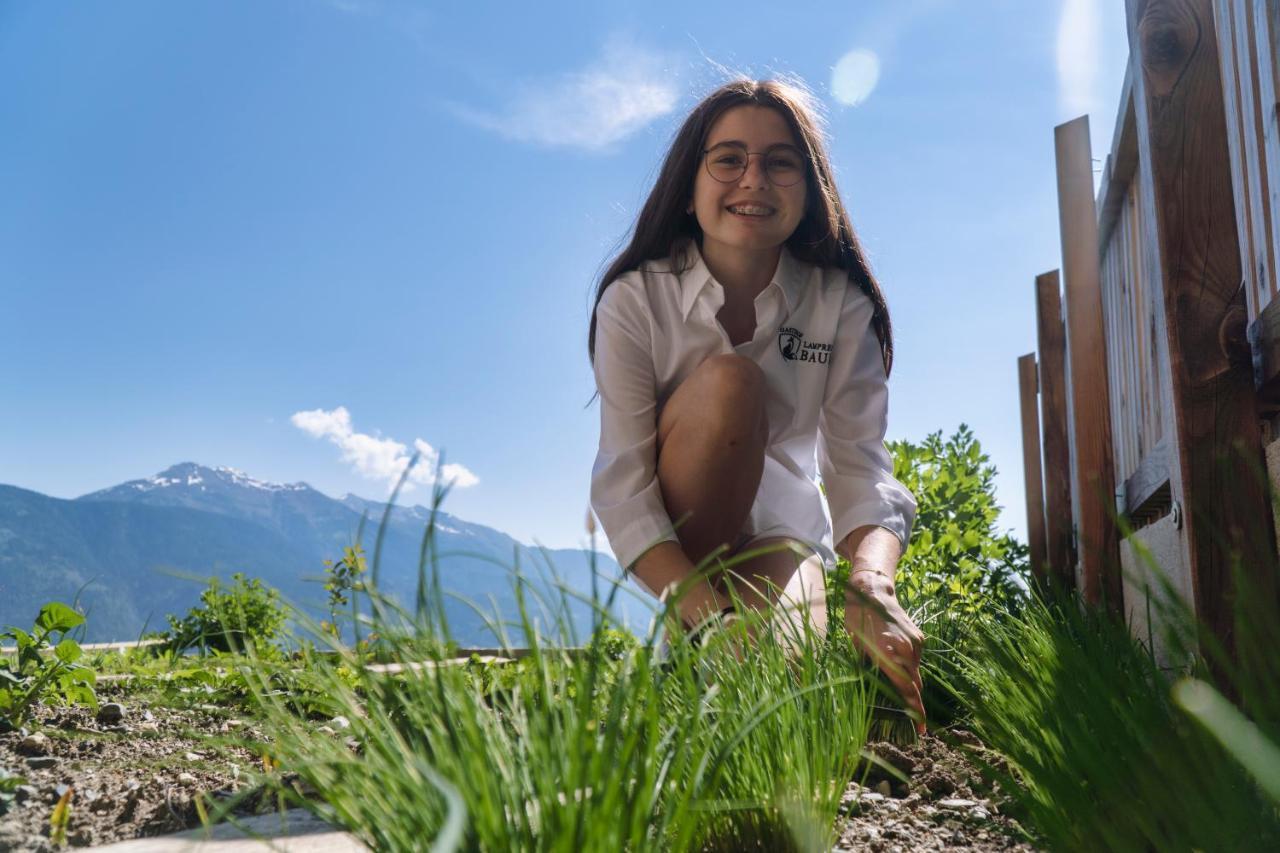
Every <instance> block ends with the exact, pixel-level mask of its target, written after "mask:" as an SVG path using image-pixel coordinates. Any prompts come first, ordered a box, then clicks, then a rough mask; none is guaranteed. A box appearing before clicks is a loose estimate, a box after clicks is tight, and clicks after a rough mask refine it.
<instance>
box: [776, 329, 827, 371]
mask: <svg viewBox="0 0 1280 853" xmlns="http://www.w3.org/2000/svg"><path fill="white" fill-rule="evenodd" d="M778 351H779V352H781V353H782V357H783V358H784V359H786V360H787V361H807V362H813V363H816V364H826V363H827V360H828V359H829V358H831V344H818V343H814V342H813V341H810V342H808V343H805V340H804V333H803V332H801V331H800V330H799V329H793V328H791V327H790V326H782V327H780V328H779V329H778Z"/></svg>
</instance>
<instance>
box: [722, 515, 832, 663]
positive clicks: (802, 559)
mask: <svg viewBox="0 0 1280 853" xmlns="http://www.w3.org/2000/svg"><path fill="white" fill-rule="evenodd" d="M778 546H786V547H785V548H782V549H781V550H776V551H771V552H770V553H767V554H761V555H760V556H757V557H752V558H751V559H749V560H744V561H742V562H739V563H735V564H734V565H733V566H732V567H731V568H730V569H729V572H728V573H726V574H727V575H728V577H726V580H725V584H726V585H727V586H732V588H733V590H734V591H735V592H736V593H737V594H738V596H739V597H740V598H741V600H742V604H743V606H745V607H749V608H752V609H754V610H767V609H772V618H771V625H772V626H773V630H774V631H775V632H776V633H777V634H778V636H779V638H780V639H782V640H783V642H784V644H785V645H788V646H794V645H795V643H796V641H798V640H800V639H801V638H803V637H804V636H805V628H804V625H805V623H806V622H808V624H809V626H810V628H811V629H812V630H813V632H814V634H815V635H816V637H817V638H819V639H821V638H822V637H824V636H825V635H826V631H827V591H826V579H825V568H824V566H823V563H822V558H821V557H820V556H819V555H818V554H816V553H814V552H813V550H812V549H811V548H809V547H807V546H805V545H803V544H802V543H799V542H796V541H795V540H792V539H789V538H787V537H778V536H774V537H768V538H764V539H756V540H753V541H751V542H748V543H747V544H746V545H745V546H743V548H742V549H741V551H743V552H748V551H755V550H759V549H764V548H777V547H778ZM797 548H798V549H799V550H797Z"/></svg>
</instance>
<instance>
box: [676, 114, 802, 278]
mask: <svg viewBox="0 0 1280 853" xmlns="http://www.w3.org/2000/svg"><path fill="white" fill-rule="evenodd" d="M724 143H732V144H736V145H738V146H739V147H738V148H737V149H734V148H730V147H725V148H720V149H716V146H717V145H723V144H724ZM777 145H790V146H793V148H794V149H796V150H794V151H789V150H788V149H774V151H773V153H771V154H769V157H768V159H769V160H770V162H771V164H772V165H767V164H766V157H765V156H764V155H763V154H760V155H757V152H766V151H770V149H773V148H774V146H777ZM742 146H745V152H746V155H745V156H746V160H747V168H746V171H745V172H743V173H742V176H741V177H740V178H738V179H736V180H733V181H731V182H729V183H724V182H722V181H719V180H716V179H715V178H713V177H712V176H711V174H710V173H709V172H708V169H707V167H708V161H709V160H711V161H712V165H713V166H714V165H715V161H721V164H722V165H725V164H733V163H735V162H740V161H739V160H734V159H733V158H734V157H735V156H736V157H738V158H741V157H742V156H744V153H743V151H744V150H743V148H742ZM705 147H706V149H707V150H708V151H711V150H712V149H716V150H715V151H712V153H711V154H704V155H703V156H702V158H701V159H700V160H699V162H698V172H697V177H696V178H694V181H693V199H692V201H691V203H690V210H691V212H692V213H693V214H694V215H695V216H697V218H698V224H699V225H700V226H701V227H702V234H703V251H704V253H705V252H711V253H713V254H714V253H719V252H724V251H730V252H734V251H737V252H743V251H745V252H751V253H755V252H761V251H768V250H773V249H777V248H778V247H779V246H781V245H782V244H783V243H784V242H786V240H787V238H788V237H790V236H791V234H792V232H794V231H795V230H796V226H797V225H799V224H800V220H801V219H803V218H804V208H805V201H806V193H807V192H808V190H807V186H808V181H807V180H806V175H807V173H808V168H809V167H808V164H807V162H805V159H804V156H803V155H802V154H800V153H799V150H798V149H799V140H797V139H796V138H795V136H794V135H793V134H792V133H791V128H790V127H788V126H787V122H786V120H785V119H783V117H782V115H781V114H779V113H778V112H777V111H776V110H774V109H772V108H770V107H760V106H754V105H749V106H747V105H744V106H740V107H733V108H732V109H729V110H726V111H725V112H724V113H723V114H722V115H721V116H720V117H719V118H718V119H716V121H715V123H714V124H712V125H711V131H710V133H708V134H707V144H706V146H705ZM726 155H727V159H726ZM787 158H789V159H787ZM789 167H797V168H798V170H799V174H798V175H794V176H793V175H792V174H791V173H789V171H788V168H789ZM771 172H772V173H773V174H772V175H771V174H770V173H771ZM793 177H795V178H798V180H795V182H794V183H792V184H791V185H790V186H780V185H779V183H778V181H779V180H782V181H783V182H784V183H785V182H786V181H788V180H791V179H792V178H793Z"/></svg>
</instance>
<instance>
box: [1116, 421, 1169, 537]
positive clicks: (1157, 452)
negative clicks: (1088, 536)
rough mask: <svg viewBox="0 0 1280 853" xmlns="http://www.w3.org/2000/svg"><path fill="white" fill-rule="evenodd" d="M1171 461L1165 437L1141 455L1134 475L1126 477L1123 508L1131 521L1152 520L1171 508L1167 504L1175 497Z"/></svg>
mask: <svg viewBox="0 0 1280 853" xmlns="http://www.w3.org/2000/svg"><path fill="white" fill-rule="evenodd" d="M1171 462H1172V454H1171V453H1170V451H1169V442H1168V441H1167V440H1162V441H1160V442H1159V443H1158V444H1156V446H1155V447H1153V448H1151V450H1149V451H1148V452H1147V453H1146V455H1144V456H1143V457H1142V461H1141V462H1139V463H1138V469H1137V470H1136V471H1134V472H1133V476H1131V477H1129V478H1128V479H1126V480H1125V481H1124V512H1125V515H1127V516H1128V517H1129V520H1130V523H1142V522H1145V521H1150V520H1152V519H1153V518H1156V517H1158V516H1161V515H1163V514H1164V513H1165V512H1167V511H1168V508H1169V507H1168V506H1167V504H1168V503H1169V502H1171V501H1172V498H1171V496H1169V472H1170V470H1171V468H1172V465H1171ZM1162 496H1163V497H1162ZM1153 504H1154V505H1153Z"/></svg>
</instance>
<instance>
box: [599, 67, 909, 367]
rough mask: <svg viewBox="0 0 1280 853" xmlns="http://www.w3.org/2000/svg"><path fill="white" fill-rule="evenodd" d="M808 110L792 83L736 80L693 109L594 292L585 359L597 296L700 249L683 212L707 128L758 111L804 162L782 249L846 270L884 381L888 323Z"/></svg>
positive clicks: (693, 220) (696, 229)
mask: <svg viewBox="0 0 1280 853" xmlns="http://www.w3.org/2000/svg"><path fill="white" fill-rule="evenodd" d="M810 104H811V96H810V95H809V94H808V93H807V92H806V91H804V90H803V89H801V88H800V87H799V86H796V85H794V84H792V83H788V82H783V81H779V80H745V79H744V80H734V81H732V82H730V83H726V84H724V85H723V86H721V87H720V88H718V89H716V90H715V91H714V92H712V93H711V94H710V95H708V96H707V97H706V98H704V99H703V100H702V102H701V103H700V104H698V106H697V107H695V108H694V110H693V112H691V113H690V114H689V117H688V118H687V119H685V121H684V124H683V125H681V127H680V130H679V131H678V132H677V133H676V138H675V141H674V142H673V143H672V144H671V150H670V151H668V152H667V157H666V159H665V160H664V161H663V163H662V171H661V172H660V173H659V174H658V179H657V181H655V182H654V185H653V190H652V191H651V192H650V193H649V198H648V199H647V200H646V201H645V203H644V207H643V208H642V209H641V211H640V216H639V217H638V218H637V219H636V225H635V229H634V231H633V233H632V237H631V242H630V243H629V244H628V245H627V247H626V248H625V249H624V250H623V251H622V253H621V254H619V255H618V256H617V257H616V258H614V260H613V263H611V264H610V265H609V268H608V269H607V270H606V271H605V273H604V275H603V276H601V278H600V281H599V283H598V284H597V286H596V299H595V304H594V305H593V307H592V309H591V331H590V333H589V334H588V336H587V353H588V355H589V357H590V359H591V363H592V364H594V363H595V357H596V308H597V307H598V306H599V305H600V298H601V297H602V296H604V292H605V289H606V288H608V287H609V285H610V284H612V283H613V282H614V280H616V279H617V278H618V276H620V275H622V274H623V273H625V272H630V271H631V270H636V269H639V268H640V265H641V264H642V263H644V262H645V261H651V260H658V259H662V258H668V259H670V260H671V261H672V264H673V269H684V268H687V266H686V264H687V259H681V262H680V266H679V267H676V266H675V264H676V258H675V257H674V253H675V251H676V249H677V247H679V246H682V245H685V243H686V241H687V240H694V241H696V242H697V243H698V245H701V244H702V228H701V226H699V225H698V220H697V217H695V216H694V215H693V214H692V213H688V212H687V205H688V203H689V196H690V194H691V193H692V191H693V182H694V178H695V176H696V175H697V169H698V166H699V164H700V163H701V160H702V149H703V148H704V147H705V145H706V140H707V134H708V132H709V131H710V130H711V126H712V125H713V124H715V121H716V119H718V118H719V117H720V116H721V115H723V114H724V112H725V111H726V110H729V109H732V108H733V107H739V106H761V107H770V108H771V109H774V110H776V111H777V112H778V113H779V114H780V115H781V116H782V117H783V119H784V120H786V122H787V124H788V125H789V126H790V128H791V132H792V133H793V134H795V137H796V139H798V140H799V142H800V150H801V151H803V152H804V153H805V154H806V155H807V157H808V159H809V169H808V174H807V176H806V178H805V180H806V181H807V182H808V194H807V199H808V201H807V203H806V206H805V213H804V218H803V219H801V220H800V224H799V225H797V226H796V230H795V231H794V232H793V233H792V235H791V236H790V237H789V238H788V239H787V242H786V246H787V248H788V249H789V250H790V251H791V254H792V255H794V256H795V257H796V258H797V259H799V260H802V261H808V262H809V263H811V264H815V265H817V266H820V267H837V268H839V269H843V270H848V272H849V279H850V281H851V282H853V283H855V284H857V286H858V287H859V288H860V289H861V290H862V292H863V293H865V294H867V296H868V297H870V298H871V303H872V305H873V306H874V307H875V312H874V314H873V316H872V325H873V326H874V328H875V331H876V337H877V338H879V339H880V356H881V358H882V359H883V361H884V372H885V375H886V376H888V375H889V371H890V369H891V368H892V367H893V327H892V325H891V324H890V322H889V306H888V305H887V304H885V301H884V294H883V293H881V292H880V285H879V284H877V283H876V279H875V276H874V275H872V274H871V267H870V266H869V265H868V264H867V258H866V254H865V253H864V252H863V251H862V244H861V242H860V241H859V240H858V235H857V234H856V233H854V230H853V225H852V224H851V223H850V221H849V214H848V213H847V212H846V211H845V209H844V205H843V204H841V202H840V194H839V192H838V191H837V190H836V185H835V178H834V177H833V175H832V173H831V163H830V161H829V160H828V158H827V151H826V147H825V145H824V144H823V139H822V131H821V129H820V127H819V125H818V119H817V117H816V116H817V114H816V111H815V110H814V109H813V108H812V107H811V105H810Z"/></svg>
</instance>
